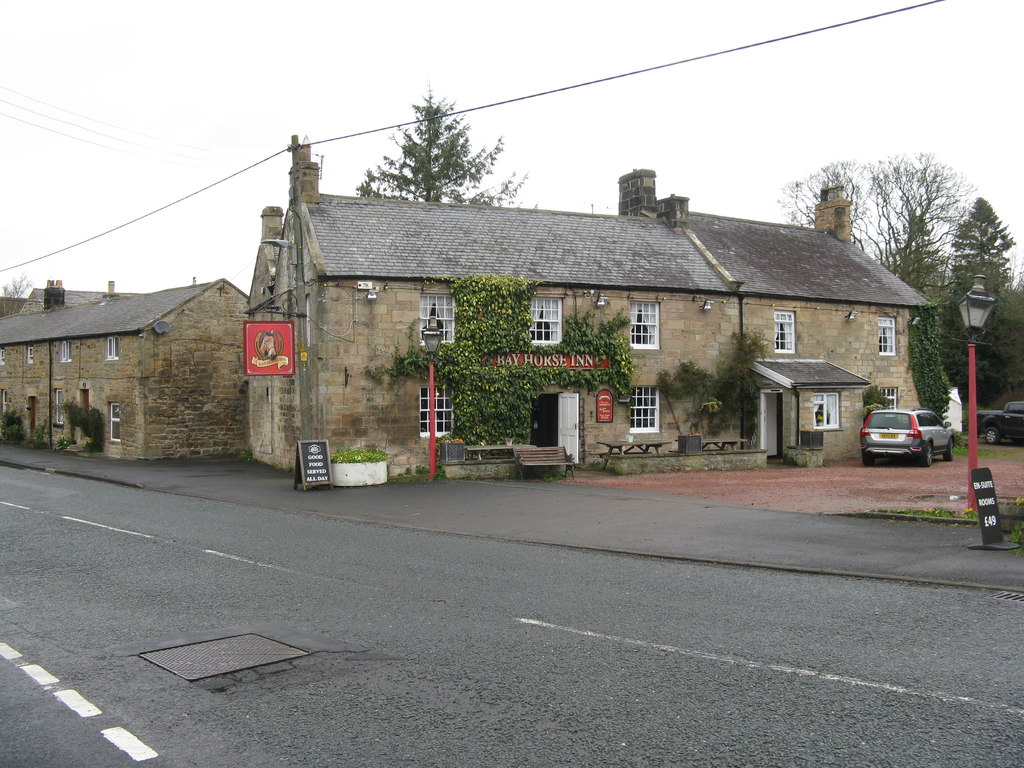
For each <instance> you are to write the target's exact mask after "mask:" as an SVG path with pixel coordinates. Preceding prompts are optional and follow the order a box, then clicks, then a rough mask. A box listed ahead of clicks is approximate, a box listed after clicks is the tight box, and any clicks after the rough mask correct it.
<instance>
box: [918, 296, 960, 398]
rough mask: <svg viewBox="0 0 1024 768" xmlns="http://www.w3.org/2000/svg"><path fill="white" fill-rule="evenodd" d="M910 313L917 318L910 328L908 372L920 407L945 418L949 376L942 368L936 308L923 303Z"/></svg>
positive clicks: (934, 305)
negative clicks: (911, 377) (912, 380)
mask: <svg viewBox="0 0 1024 768" xmlns="http://www.w3.org/2000/svg"><path fill="white" fill-rule="evenodd" d="M911 314H912V315H913V316H914V317H915V318H918V320H917V322H916V323H914V324H912V325H911V326H910V348H909V352H910V373H911V376H913V378H914V387H915V389H917V399H918V402H919V403H920V404H921V407H922V408H927V409H928V410H930V411H934V412H935V413H937V414H939V416H944V415H945V413H946V411H947V410H948V409H949V387H950V385H949V377H948V376H947V375H946V371H945V369H944V368H943V367H942V332H941V325H940V320H939V307H938V305H936V304H922V305H919V306H917V307H914V309H913V310H912V312H911Z"/></svg>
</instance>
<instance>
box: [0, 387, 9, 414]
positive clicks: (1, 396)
mask: <svg viewBox="0 0 1024 768" xmlns="http://www.w3.org/2000/svg"><path fill="white" fill-rule="evenodd" d="M6 410H7V390H6V389H0V413H4V412H5V411H6Z"/></svg>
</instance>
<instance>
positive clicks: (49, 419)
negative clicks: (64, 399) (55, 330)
mask: <svg viewBox="0 0 1024 768" xmlns="http://www.w3.org/2000/svg"><path fill="white" fill-rule="evenodd" d="M46 356H47V358H48V359H49V360H48V362H49V372H48V373H49V381H48V382H47V389H46V430H47V434H48V435H49V440H48V442H49V444H50V448H51V450H52V449H53V341H48V342H46Z"/></svg>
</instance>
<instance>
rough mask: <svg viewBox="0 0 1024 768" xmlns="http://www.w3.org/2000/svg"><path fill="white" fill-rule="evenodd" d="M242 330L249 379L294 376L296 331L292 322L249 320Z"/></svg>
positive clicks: (244, 323)
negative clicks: (254, 377) (250, 377)
mask: <svg viewBox="0 0 1024 768" xmlns="http://www.w3.org/2000/svg"><path fill="white" fill-rule="evenodd" d="M242 326H243V328H244V330H243V343H244V345H245V375H246V376H292V375H294V374H295V328H294V324H293V323H292V321H291V320H246V321H245V322H243V324H242Z"/></svg>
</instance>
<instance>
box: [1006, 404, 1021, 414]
mask: <svg viewBox="0 0 1024 768" xmlns="http://www.w3.org/2000/svg"><path fill="white" fill-rule="evenodd" d="M1006 412H1007V413H1024V403H1010V404H1009V405H1008V406H1006Z"/></svg>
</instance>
